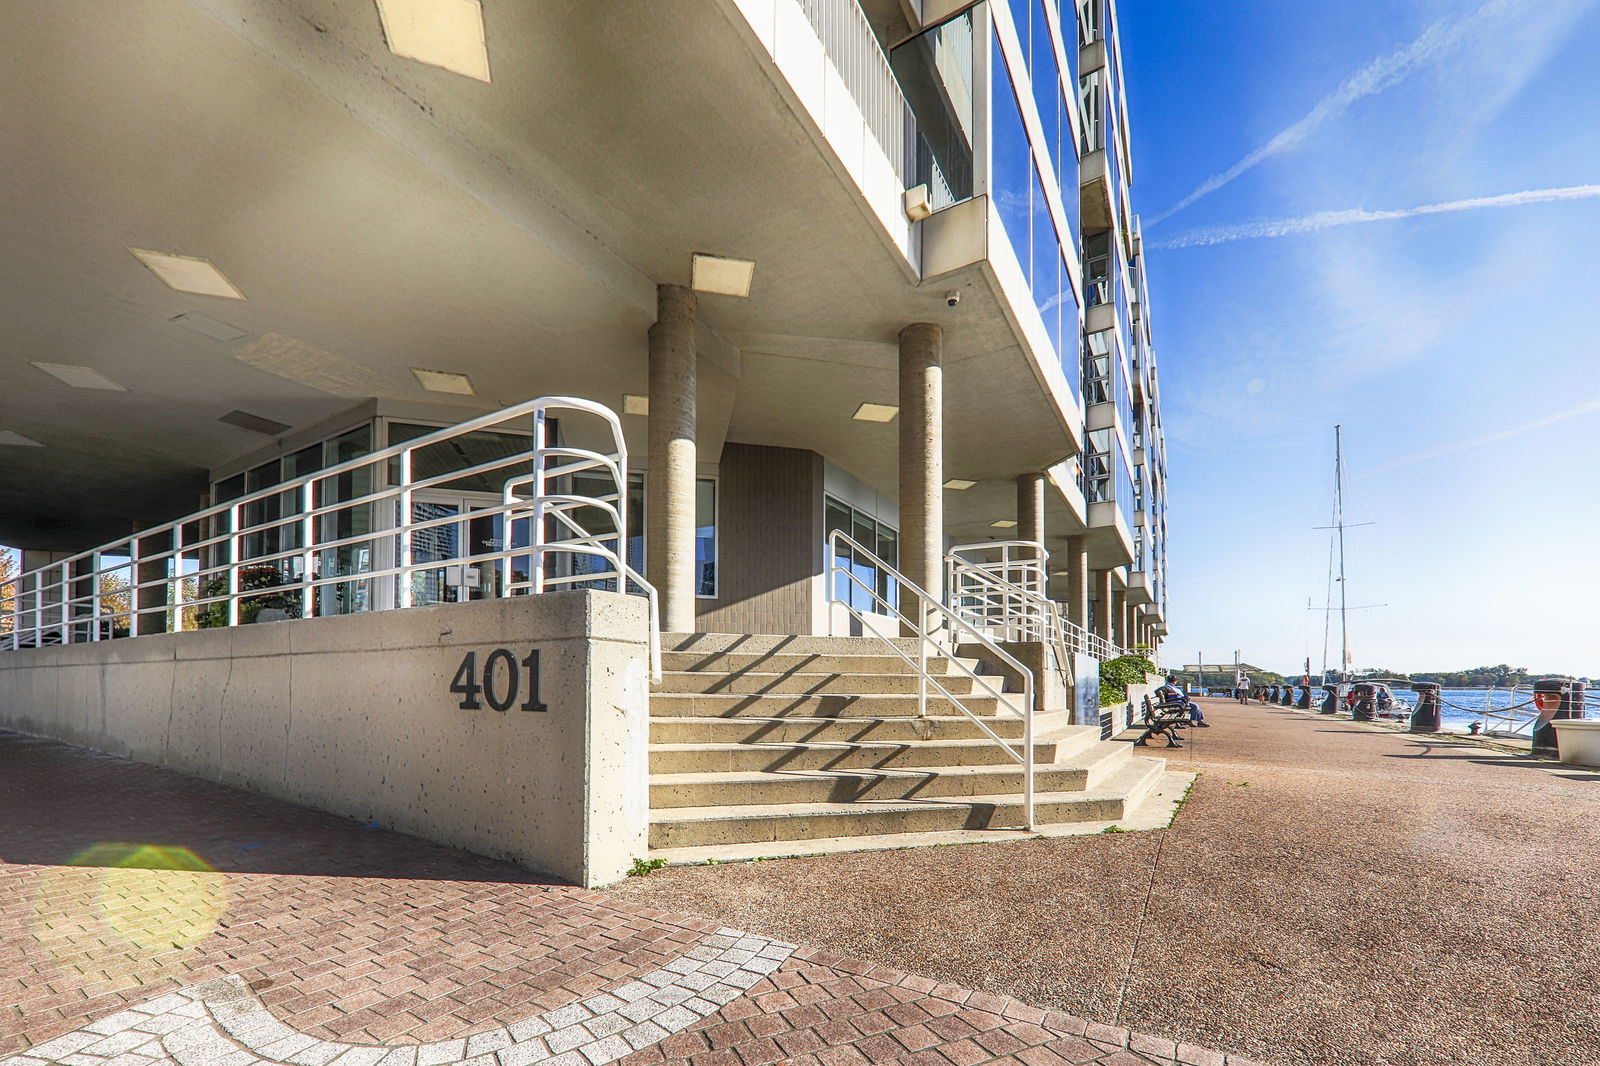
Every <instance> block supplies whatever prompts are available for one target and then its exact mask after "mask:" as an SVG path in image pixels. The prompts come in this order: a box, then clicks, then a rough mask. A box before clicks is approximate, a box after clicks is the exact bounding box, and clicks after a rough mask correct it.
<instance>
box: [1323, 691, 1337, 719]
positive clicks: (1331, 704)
mask: <svg viewBox="0 0 1600 1066" xmlns="http://www.w3.org/2000/svg"><path fill="white" fill-rule="evenodd" d="M1321 713H1322V714H1338V713H1339V686H1338V685H1323V686H1322V708H1321Z"/></svg>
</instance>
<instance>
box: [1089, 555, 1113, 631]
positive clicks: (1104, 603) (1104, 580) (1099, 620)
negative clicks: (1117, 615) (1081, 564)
mask: <svg viewBox="0 0 1600 1066" xmlns="http://www.w3.org/2000/svg"><path fill="white" fill-rule="evenodd" d="M1094 601H1095V606H1094V631H1095V632H1096V633H1097V634H1099V635H1100V636H1101V637H1103V638H1105V639H1106V640H1110V639H1111V613H1112V611H1113V610H1114V609H1115V605H1114V604H1112V602H1111V571H1110V570H1096V571H1095V572H1094Z"/></svg>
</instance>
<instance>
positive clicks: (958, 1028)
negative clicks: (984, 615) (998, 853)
mask: <svg viewBox="0 0 1600 1066" xmlns="http://www.w3.org/2000/svg"><path fill="white" fill-rule="evenodd" d="M934 850H938V851H947V850H950V849H934ZM759 865H776V864H759ZM656 876H658V877H659V876H660V875H659V874H658V875H656ZM46 1061H48V1062H58V1063H66V1064H69V1066H162V1064H165V1063H177V1064H179V1066H255V1064H256V1063H288V1064H294V1066H380V1064H381V1066H452V1064H454V1063H470V1064H471V1066H533V1064H536V1063H552V1064H558V1066H600V1064H603V1063H611V1062H622V1063H625V1064H627V1066H647V1064H652V1063H692V1064H696V1066H761V1064H764V1063H774V1062H783V1063H796V1064H818V1066H849V1064H859V1063H907V1064H916V1066H978V1064H980V1063H997V1064H1008V1066H1015V1064H1026V1066H1055V1064H1061V1063H1077V1064H1101V1066H1141V1064H1145V1066H1147V1064H1157V1066H1174V1064H1178V1063H1182V1064H1192V1066H1222V1064H1224V1063H1227V1064H1231V1066H1249V1063H1248V1061H1247V1060H1246V1059H1244V1058H1241V1057H1239V1056H1231V1057H1229V1056H1225V1055H1224V1054H1222V1053H1220V1052H1214V1051H1209V1050H1207V1049H1205V1048H1203V1047H1199V1046H1194V1045H1188V1044H1184V1045H1179V1044H1177V1043H1176V1042H1175V1041H1173V1040H1171V1039H1164V1038H1161V1037H1155V1036H1148V1035H1143V1034H1141V1033H1137V1032H1130V1031H1129V1030H1128V1029H1126V1028H1123V1027H1119V1026H1113V1025H1106V1024H1098V1023H1097V1022H1096V1021H1092V1020H1086V1019H1083V1018H1080V1017H1075V1016H1072V1015H1069V1014H1066V1013H1062V1012H1058V1011H1050V1010H1045V1009H1042V1008H1040V1007H1037V1006H1031V1005H1028V1004H1026V1003H1024V1002H1021V1001H1019V1000H1017V999H1014V998H1010V997H1007V996H1004V995H995V994H990V993H987V992H983V991H973V990H972V989H971V988H970V984H969V983H966V982H951V981H941V980H935V979H933V978H931V977H927V976H922V975H920V972H919V971H918V969H917V967H915V966H907V967H905V968H903V969H902V968H896V967H890V966H886V965H883V964H881V963H879V962H874V961H870V960H864V959H862V958H861V957H859V956H858V955H856V954H855V953H854V952H852V951H850V950H848V949H847V948H846V949H841V948H839V947H833V948H829V949H824V948H822V947H820V946H817V945H815V944H810V943H807V942H804V941H801V942H790V941H784V940H782V939H780V938H778V937H776V936H773V935H771V934H768V933H761V932H757V931H741V930H740V929H738V928H737V927H730V926H729V924H728V923H725V922H722V921H719V920H717V919H715V918H713V917H689V916H686V915H684V914H681V913H676V912H674V911H671V910H663V909H657V908H656V907H655V906H654V905H652V904H650V903H649V902H647V901H639V900H632V899H627V898H624V897H621V896H619V895H617V894H615V893H607V892H592V891H585V890H582V889H577V888H572V887H568V886H564V885H558V884H552V883H546V882H544V881H541V880H540V879H539V878H537V877H534V876H531V875H529V874H528V873H527V872H526V871H523V870H520V869H518V868H516V867H513V866H509V865H506V864H503V863H498V862H494V861H492V860H489V859H485V858H481V857H478V856H474V855H470V854H467V853H464V852H461V851H455V850H451V849H448V848H443V847H438V846H435V845H432V844H428V843H426V842H423V841H419V840H417V839H415V838H411V837H406V836H403V835H400V834H396V833H391V832H388V831H386V830H385V829H384V828H383V827H381V826H377V825H361V824H358V823H355V822H351V821H347V820H344V819H339V818H334V817H331V816H327V815H323V814H318V813H316V812H312V811H307V810H304V809H302V808H297V807H294V806H291V805H288V804H284V803H279V802H276V801H273V800H268V799H264V798H261V797H259V796H254V795H251V794H248V793H244V792H240V791H236V790H232V789H228V788H223V787H220V786H217V785H211V784H207V783H204V782H200V781H196V780H194V779H192V778H187V777H184V776H181V775H178V774H174V773H169V772H166V771H161V770H156V769H152V768H150V767H147V766H141V765H139V764H136V763H131V762H128V761H126V760H122V759H115V758H110V757H106V756H101V755H96V754H94V753H92V752H87V751H84V750H82V749H77V748H71V747H67V746H64V745H60V744H54V743H50V742H45V741H39V740H34V739H30V738H25V737H19V736H17V735H16V734H0V1062H4V1063H6V1066H38V1064H39V1063H41V1062H46Z"/></svg>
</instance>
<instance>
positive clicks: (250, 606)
mask: <svg viewBox="0 0 1600 1066" xmlns="http://www.w3.org/2000/svg"><path fill="white" fill-rule="evenodd" d="M282 584H284V580H283V574H282V573H280V572H279V571H278V568H277V567H275V566H245V567H241V568H240V569H239V591H240V592H255V591H257V590H258V589H271V588H277V587H279V586H280V585H282ZM227 594H228V578H227V576H226V575H222V574H219V575H217V576H216V577H211V578H207V579H206V581H205V583H204V584H202V585H201V586H200V597H201V598H202V599H205V598H208V597H211V596H225V595H227ZM268 607H276V608H278V609H279V610H281V611H283V612H284V613H285V614H287V615H288V616H289V617H290V618H299V617H300V586H298V585H296V586H295V587H294V590H293V591H292V592H272V593H267V594H265V595H262V596H250V597H244V596H241V597H240V598H239V624H240V625H242V626H247V625H249V624H250V623H252V622H254V621H255V620H256V616H257V615H258V614H260V613H261V612H262V611H263V610H264V609H265V608H268ZM227 624H228V605H227V604H226V603H208V604H206V605H205V607H204V608H203V609H201V611H200V617H199V625H200V628H201V629H220V628H222V627H224V626H226V625H227Z"/></svg>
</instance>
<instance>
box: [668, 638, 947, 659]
mask: <svg viewBox="0 0 1600 1066" xmlns="http://www.w3.org/2000/svg"><path fill="white" fill-rule="evenodd" d="M891 643H892V644H893V645H894V646H895V647H898V648H900V649H901V650H902V651H904V652H906V653H907V654H909V655H916V653H917V641H916V639H915V638H909V637H908V638H897V639H893V640H890V641H888V642H887V643H886V642H885V641H884V640H882V639H880V638H878V637H797V636H787V635H784V634H763V633H663V634H661V651H662V653H663V654H664V653H666V652H677V651H688V652H697V653H700V654H706V653H709V652H719V653H729V652H732V653H738V654H745V655H770V654H772V653H774V652H781V653H784V654H792V655H883V654H891V653H888V652H886V651H885V648H886V647H887V644H891Z"/></svg>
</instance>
